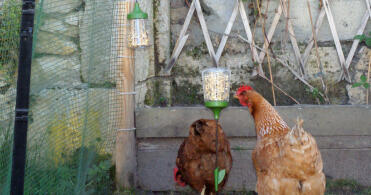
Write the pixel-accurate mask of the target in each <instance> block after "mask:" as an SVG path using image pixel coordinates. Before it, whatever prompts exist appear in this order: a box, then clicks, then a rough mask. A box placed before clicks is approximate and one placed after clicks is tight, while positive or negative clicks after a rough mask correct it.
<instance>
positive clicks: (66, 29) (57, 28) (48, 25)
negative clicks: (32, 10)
mask: <svg viewBox="0 0 371 195" xmlns="http://www.w3.org/2000/svg"><path fill="white" fill-rule="evenodd" d="M77 22H78V21H77ZM40 30H42V31H45V32H50V33H59V34H62V35H66V36H70V37H77V36H78V34H79V29H78V26H77V25H75V26H72V25H70V24H66V23H64V22H63V21H61V20H60V19H54V18H48V19H46V20H44V21H43V24H42V25H41V27H40Z"/></svg>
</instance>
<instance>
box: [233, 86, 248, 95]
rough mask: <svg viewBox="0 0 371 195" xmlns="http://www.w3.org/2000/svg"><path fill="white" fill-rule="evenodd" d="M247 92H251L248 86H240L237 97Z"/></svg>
mask: <svg viewBox="0 0 371 195" xmlns="http://www.w3.org/2000/svg"><path fill="white" fill-rule="evenodd" d="M249 90H252V87H251V86H250V85H249V86H247V85H242V86H241V87H240V88H239V89H238V90H237V93H236V94H237V95H240V94H241V93H242V92H244V91H249Z"/></svg>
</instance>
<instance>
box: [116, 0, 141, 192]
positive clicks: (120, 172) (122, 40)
mask: <svg viewBox="0 0 371 195" xmlns="http://www.w3.org/2000/svg"><path fill="white" fill-rule="evenodd" d="M117 3H118V4H117V18H116V19H117V32H116V33H117V36H116V40H117V44H116V46H117V64H116V66H117V67H116V88H117V98H116V99H117V101H118V102H117V105H119V108H120V109H119V111H118V115H119V121H118V129H117V135H116V136H117V137H116V151H115V160H116V186H117V188H118V189H119V190H121V189H131V188H133V187H135V176H136V164H137V162H136V143H135V142H136V139H135V126H134V109H135V97H134V94H135V93H134V90H135V88H134V85H135V81H134V76H135V72H134V51H133V49H131V48H129V47H128V44H127V42H128V41H127V39H128V33H129V32H130V30H129V25H128V24H129V23H128V20H127V18H126V17H127V14H128V13H129V12H131V10H132V8H133V6H134V0H125V1H119V2H117Z"/></svg>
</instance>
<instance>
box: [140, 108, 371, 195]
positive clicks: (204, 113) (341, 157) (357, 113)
mask: <svg viewBox="0 0 371 195" xmlns="http://www.w3.org/2000/svg"><path fill="white" fill-rule="evenodd" d="M277 110H278V111H279V113H280V114H281V116H282V117H283V118H284V119H285V120H286V121H287V122H288V123H289V124H290V125H292V124H293V119H295V118H296V116H297V115H299V116H301V117H302V118H303V119H304V120H305V122H304V128H305V129H306V130H307V131H309V132H311V133H312V134H314V136H315V138H316V140H317V143H318V146H319V148H320V150H321V154H322V158H323V161H324V172H325V174H326V175H328V176H331V177H333V178H336V179H340V178H346V179H355V180H357V181H358V182H360V183H361V184H363V185H367V186H371V180H370V179H369V173H371V166H370V162H371V108H370V107H367V106H302V107H297V106H292V107H277ZM136 116H137V118H136V122H137V136H138V147H137V148H138V152H137V155H138V156H137V161H138V169H137V171H138V173H137V175H138V177H137V184H138V186H139V187H140V188H141V189H144V190H152V191H169V190H175V191H184V190H187V188H177V187H176V186H175V184H174V181H173V179H172V170H173V168H174V167H175V158H176V155H177V151H178V148H179V145H180V144H181V142H182V141H183V139H184V137H186V136H188V127H189V125H190V124H191V123H192V122H193V121H195V120H197V119H199V118H210V117H212V114H211V112H209V111H208V110H207V109H204V108H202V107H194V108H189V107H185V108H151V109H144V110H140V111H137V115H136ZM221 123H222V126H223V128H224V130H225V132H226V134H227V135H228V137H229V138H228V139H229V141H230V143H231V148H232V156H233V168H232V171H231V176H230V180H229V181H228V184H227V186H226V190H230V191H234V190H252V189H254V188H255V182H256V177H255V170H254V168H253V165H252V160H251V152H252V150H253V148H254V147H255V144H256V137H255V131H254V123H253V120H252V118H251V117H250V115H249V113H248V111H247V109H244V108H229V109H226V110H225V111H223V113H222V120H221ZM159 178H161V179H159Z"/></svg>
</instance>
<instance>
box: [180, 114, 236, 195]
mask: <svg viewBox="0 0 371 195" xmlns="http://www.w3.org/2000/svg"><path fill="white" fill-rule="evenodd" d="M215 138H216V122H215V121H214V120H207V119H200V120H197V121H195V122H194V123H193V124H192V125H191V126H190V128H189V136H188V138H186V139H185V140H184V141H183V143H182V144H181V146H180V148H179V150H178V157H177V158H176V166H177V168H176V169H175V170H174V179H175V181H176V182H177V183H178V184H179V185H181V186H184V185H185V184H188V185H190V186H191V187H192V188H193V189H194V190H196V191H198V192H201V191H202V190H203V189H204V188H206V189H205V192H206V194H214V193H215V185H214V169H215V151H216V150H215V149H216V148H215V141H216V139H215ZM218 167H219V169H220V170H222V169H225V172H226V173H225V177H224V179H223V181H222V182H221V183H220V184H219V185H218V188H219V189H222V188H223V187H224V185H225V184H226V182H227V180H228V175H229V172H230V170H231V168H232V155H231V150H230V146H229V142H228V140H227V139H226V136H225V134H224V132H223V129H222V128H221V126H220V125H219V124H218Z"/></svg>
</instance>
